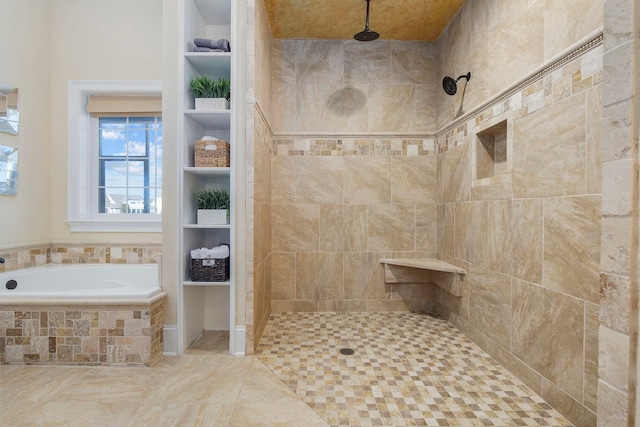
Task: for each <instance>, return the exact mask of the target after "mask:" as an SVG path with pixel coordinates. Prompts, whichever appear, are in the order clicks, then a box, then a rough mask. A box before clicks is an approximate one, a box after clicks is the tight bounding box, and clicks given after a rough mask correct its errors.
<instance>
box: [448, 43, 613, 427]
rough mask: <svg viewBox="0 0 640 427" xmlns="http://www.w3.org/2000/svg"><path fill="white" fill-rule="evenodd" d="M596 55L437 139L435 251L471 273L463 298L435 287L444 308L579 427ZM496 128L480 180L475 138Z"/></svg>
mask: <svg viewBox="0 0 640 427" xmlns="http://www.w3.org/2000/svg"><path fill="white" fill-rule="evenodd" d="M601 56H602V47H601V46H597V45H596V46H595V47H592V48H590V49H589V50H587V51H586V52H583V53H581V54H580V55H579V56H577V57H575V59H570V60H568V62H566V61H565V62H561V63H559V64H558V65H557V66H554V67H553V68H550V69H549V70H548V72H546V71H545V72H543V73H541V74H539V75H538V78H537V80H535V81H532V82H530V83H529V84H528V85H527V86H526V87H523V88H522V89H521V90H519V91H517V92H515V93H512V94H510V95H509V96H508V98H506V99H504V100H498V101H497V102H496V103H495V105H490V106H488V107H487V108H486V109H484V110H483V111H480V112H478V114H477V115H475V116H472V117H470V118H469V119H467V120H465V121H463V122H462V123H460V124H458V125H456V126H455V127H454V128H452V129H449V130H447V131H446V132H444V133H443V134H441V135H439V136H438V139H437V147H438V149H439V157H438V183H439V192H438V193H439V194H438V197H439V204H438V210H437V212H438V218H437V223H438V240H437V241H438V249H437V250H438V256H439V257H440V258H442V259H444V260H446V261H449V262H451V263H453V264H456V265H459V266H461V267H464V268H466V269H468V271H469V274H468V275H467V277H466V278H465V281H464V285H465V287H466V288H467V289H465V290H464V291H463V296H462V298H461V300H457V299H455V298H454V297H452V296H450V295H449V294H447V293H446V292H440V297H441V310H442V313H443V314H444V315H445V316H446V317H447V318H449V319H450V320H451V321H452V322H453V323H454V324H455V325H456V326H458V327H459V328H460V329H462V330H463V331H464V332H465V333H467V334H468V335H469V336H470V337H471V338H472V339H473V340H474V341H476V342H477V343H478V344H479V345H480V346H481V347H483V348H485V349H486V350H487V351H488V352H489V353H490V354H491V355H493V356H494V357H496V358H497V359H498V360H499V361H500V362H501V363H503V364H504V365H505V366H506V367H508V368H509V369H511V370H512V371H513V372H514V373H516V375H518V376H519V377H520V378H521V379H522V380H523V381H525V383H526V384H527V385H529V386H530V387H531V388H532V389H534V390H537V391H538V392H539V393H541V394H542V395H543V396H544V395H547V396H548V398H549V399H551V400H553V401H554V403H555V405H556V408H557V409H558V410H560V411H561V412H562V413H563V414H564V415H566V416H567V417H569V419H570V420H572V421H573V422H574V423H575V424H576V425H581V426H589V425H595V423H596V415H595V413H596V409H597V402H596V395H597V381H598V380H597V379H598V372H597V360H598V340H597V334H598V333H597V330H598V304H599V303H600V296H599V292H600V284H599V273H600V252H601V249H600V227H601V214H600V205H601V195H600V188H599V186H598V185H596V184H595V183H596V182H597V181H598V180H599V177H600V173H601V172H600V169H601V168H600V166H599V153H600V145H601V144H600V134H601V131H602V130H601V120H599V115H600V112H601V111H602V107H601V105H602V85H601V84H600V82H601V80H602V70H601V69H600V68H596V67H593V66H592V64H593V63H598V58H601ZM567 81H569V82H570V84H567ZM559 88H562V89H559ZM505 121H506V123H507V126H506V127H505V126H504V122H505ZM496 126H497V127H496ZM494 128H496V129H498V130H500V131H501V132H504V134H505V135H506V138H507V141H506V156H507V159H506V160H505V159H503V163H504V165H501V167H500V168H496V174H495V175H494V176H492V177H489V178H486V177H485V176H483V175H481V176H478V173H481V174H482V171H481V169H480V168H479V167H477V165H476V163H477V161H478V160H477V159H478V156H477V152H478V151H480V150H484V146H483V143H482V140H480V138H478V136H477V135H478V134H479V133H483V132H487V131H488V132H491V130H492V129H494ZM505 165H506V166H505ZM587 344H588V345H587Z"/></svg>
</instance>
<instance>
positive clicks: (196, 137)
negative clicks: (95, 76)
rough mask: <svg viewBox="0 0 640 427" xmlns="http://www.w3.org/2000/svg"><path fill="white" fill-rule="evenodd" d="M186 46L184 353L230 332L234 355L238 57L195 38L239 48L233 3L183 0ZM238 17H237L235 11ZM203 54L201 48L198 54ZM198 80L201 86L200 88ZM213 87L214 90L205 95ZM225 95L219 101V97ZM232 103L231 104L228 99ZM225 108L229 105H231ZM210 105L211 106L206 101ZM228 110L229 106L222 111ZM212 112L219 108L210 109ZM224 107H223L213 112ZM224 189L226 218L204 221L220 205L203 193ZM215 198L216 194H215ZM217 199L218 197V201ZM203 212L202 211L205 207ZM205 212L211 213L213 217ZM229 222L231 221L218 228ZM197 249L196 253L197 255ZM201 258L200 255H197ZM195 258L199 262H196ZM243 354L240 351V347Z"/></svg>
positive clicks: (182, 94) (181, 267)
mask: <svg viewBox="0 0 640 427" xmlns="http://www.w3.org/2000/svg"><path fill="white" fill-rule="evenodd" d="M180 3H181V5H182V6H181V7H182V8H183V10H182V13H183V16H182V18H181V19H182V20H183V25H182V26H181V28H182V32H183V33H182V43H181V44H182V47H181V48H180V56H179V58H178V61H179V65H180V73H179V85H178V100H179V108H178V114H179V126H178V127H179V129H180V137H181V141H179V142H180V154H179V158H178V159H177V161H178V165H179V168H178V169H179V171H180V173H179V181H180V182H179V188H180V190H179V191H180V194H179V198H178V207H177V209H178V213H179V216H178V224H179V226H178V228H179V231H178V232H179V239H178V242H179V246H178V250H177V253H178V257H177V258H178V260H177V262H178V275H179V276H178V283H179V286H178V305H179V308H178V318H179V320H178V321H179V323H180V325H179V328H178V329H179V339H178V341H179V344H178V353H182V352H184V351H185V350H186V349H187V348H188V347H189V346H190V345H191V344H192V343H193V342H194V341H195V340H197V339H198V337H199V336H200V335H201V334H202V333H203V331H205V330H229V331H230V340H229V345H230V351H231V349H232V348H233V346H234V341H233V333H231V331H233V330H234V324H235V313H234V301H235V290H234V288H235V277H234V273H233V265H234V262H235V257H234V254H233V251H232V250H231V248H235V243H234V241H233V238H234V234H235V233H234V222H235V221H234V220H233V218H234V206H235V203H236V200H235V199H234V196H235V194H234V191H233V189H234V173H235V172H234V163H233V153H234V141H233V140H234V137H233V135H234V131H235V126H234V123H233V118H234V117H235V114H234V111H233V108H234V95H235V94H234V91H233V88H234V86H233V85H234V76H233V67H234V60H235V57H234V53H233V48H232V49H231V52H215V51H210V52H196V51H194V49H195V44H196V39H207V40H211V41H217V42H221V41H226V42H225V43H226V46H227V47H228V46H231V47H233V42H234V40H233V32H234V31H236V29H235V27H234V23H233V22H232V9H233V8H234V7H236V5H235V2H232V1H231V0H182V1H181V2H180ZM233 13H237V11H236V12H233ZM195 50H197V49H195ZM226 50H228V49H226ZM222 80H228V81H230V84H231V87H229V82H228V81H227V82H226V85H225V86H223V87H224V89H220V87H219V86H208V87H207V86H206V85H205V86H197V85H196V83H197V82H198V81H201V82H205V83H207V81H208V83H210V84H213V83H214V82H215V83H220V82H221V81H222ZM194 82H195V83H194ZM202 88H209V89H211V91H210V92H209V91H206V90H204V89H203V90H200V89H202ZM221 92H222V93H224V94H226V96H222V97H221V96H219V95H220V93H221ZM196 96H198V99H199V101H200V98H214V99H215V98H226V101H224V103H223V104H220V106H219V107H218V104H216V103H211V104H209V105H211V106H209V105H205V106H204V108H206V109H202V108H203V106H202V105H200V102H199V105H198V107H199V108H198V109H196V101H195V100H196ZM229 101H230V102H229ZM225 103H226V105H225ZM203 104H208V103H203ZM225 106H226V109H224V107H225ZM211 108H214V109H211ZM215 108H220V109H215ZM215 192H218V193H219V192H225V193H227V198H226V206H227V207H226V215H225V217H221V218H215V221H212V222H216V223H215V224H210V223H206V224H202V223H200V224H199V223H198V222H199V221H198V220H199V219H200V222H202V220H203V219H204V218H203V217H204V215H200V214H203V213H204V212H200V214H199V213H198V210H200V211H203V210H208V211H214V210H216V211H218V212H215V214H216V215H213V214H214V212H209V213H210V214H211V218H213V217H215V216H217V214H219V213H220V211H223V210H225V209H223V208H221V207H220V206H219V205H218V203H216V205H218V206H215V207H209V206H207V207H201V206H202V205H203V204H205V203H203V200H209V199H203V197H204V194H203V193H215ZM212 197H213V196H212ZM216 200H218V199H216ZM199 207H200V209H199ZM209 213H207V216H208V215H209ZM218 221H226V222H227V223H226V224H221V223H217V222H218ZM225 245H226V246H229V250H228V251H227V252H226V254H228V256H227V257H226V258H217V257H215V256H212V257H210V258H209V257H207V256H206V255H205V256H198V255H199V254H198V252H197V251H196V250H199V249H201V250H203V251H204V250H212V249H215V248H220V247H222V246H225ZM192 251H194V252H193V253H192ZM194 254H196V255H194ZM194 257H195V258H194ZM236 352H237V350H236Z"/></svg>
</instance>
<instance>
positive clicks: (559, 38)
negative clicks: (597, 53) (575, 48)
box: [544, 0, 604, 59]
mask: <svg viewBox="0 0 640 427" xmlns="http://www.w3.org/2000/svg"><path fill="white" fill-rule="evenodd" d="M576 16H579V17H580V19H575V18H574V17H576ZM603 23H604V0H595V1H588V2H585V1H581V0H565V1H561V2H545V3H544V52H545V59H550V58H552V57H553V56H555V55H557V54H558V53H560V52H562V51H563V50H564V49H566V48H568V47H569V46H571V45H572V44H573V43H575V42H577V41H578V40H580V39H581V38H583V37H586V36H587V35H588V34H589V33H590V32H591V31H593V29H594V28H598V27H600V26H602V25H603Z"/></svg>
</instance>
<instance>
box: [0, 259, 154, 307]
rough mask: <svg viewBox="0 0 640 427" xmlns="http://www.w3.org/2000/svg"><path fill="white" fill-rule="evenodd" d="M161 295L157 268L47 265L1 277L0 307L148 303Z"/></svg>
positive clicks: (126, 265) (133, 265) (7, 273)
mask: <svg viewBox="0 0 640 427" xmlns="http://www.w3.org/2000/svg"><path fill="white" fill-rule="evenodd" d="M12 281H13V282H12ZM12 285H15V289H9V287H13V286H12ZM160 293H162V289H161V288H160V286H159V284H158V264H64V265H60V264H47V265H45V266H41V267H33V268H25V269H22V270H15V271H9V272H5V273H0V303H2V301H14V300H25V301H29V302H36V301H38V300H46V302H50V301H51V300H53V299H60V300H67V299H73V300H77V299H82V300H84V301H85V302H87V300H98V301H100V300H108V299H112V300H146V299H149V298H152V297H154V296H156V295H159V294H160Z"/></svg>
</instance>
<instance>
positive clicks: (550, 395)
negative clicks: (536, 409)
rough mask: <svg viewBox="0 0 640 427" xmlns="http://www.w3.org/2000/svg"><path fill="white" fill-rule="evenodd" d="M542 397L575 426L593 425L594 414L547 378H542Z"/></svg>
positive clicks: (588, 426) (590, 426)
mask: <svg viewBox="0 0 640 427" xmlns="http://www.w3.org/2000/svg"><path fill="white" fill-rule="evenodd" d="M542 398H543V399H544V400H546V401H547V402H548V403H549V404H550V405H551V406H553V407H554V408H555V409H556V410H558V411H559V412H560V413H562V414H563V415H564V416H565V417H567V419H568V420H569V421H571V422H572V423H573V424H574V425H576V426H585V427H595V426H596V419H597V417H596V414H595V413H593V412H591V411H590V410H588V409H586V408H585V407H584V406H582V405H581V404H580V403H579V402H578V401H577V400H575V399H574V398H573V397H571V396H569V395H568V394H566V393H565V392H564V391H562V389H560V388H559V387H557V386H556V385H555V384H553V383H552V382H550V381H549V380H547V379H546V378H543V379H542Z"/></svg>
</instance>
